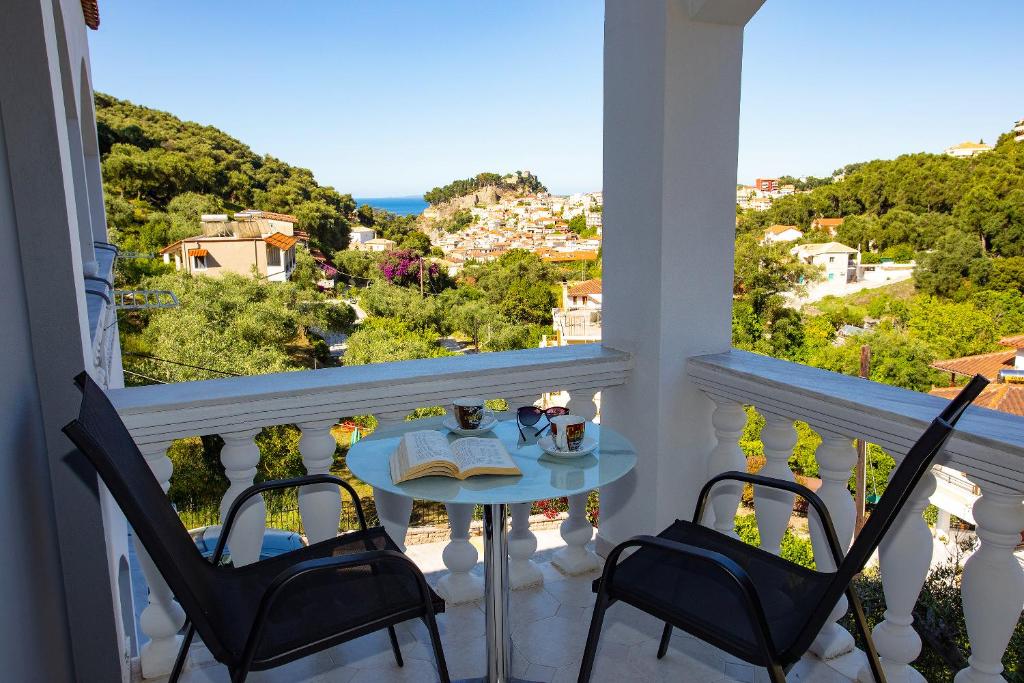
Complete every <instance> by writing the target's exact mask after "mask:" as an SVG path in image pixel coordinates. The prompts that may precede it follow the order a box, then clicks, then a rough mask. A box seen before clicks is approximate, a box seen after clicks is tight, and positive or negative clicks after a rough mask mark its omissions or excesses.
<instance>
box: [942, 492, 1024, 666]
mask: <svg viewBox="0 0 1024 683" xmlns="http://www.w3.org/2000/svg"><path fill="white" fill-rule="evenodd" d="M975 483H977V484H978V485H979V486H980V487H981V498H978V500H977V501H975V503H974V508H973V512H974V521H975V522H977V530H978V540H979V542H980V545H979V548H978V551H977V552H976V553H974V554H973V555H971V556H970V557H969V558H968V559H967V562H966V563H965V564H964V575H963V581H962V582H961V584H960V593H961V595H962V596H963V601H964V617H965V618H966V620H967V635H968V638H969V640H970V642H971V656H970V657H969V658H968V660H967V661H968V663H969V666H968V667H967V668H966V669H963V670H962V671H960V672H959V673H957V675H956V678H955V679H954V681H955V683H997V682H1001V681H1003V677H1002V676H1001V675H1000V674H1001V673H1002V671H1003V665H1002V661H1001V660H1002V658H1003V653H1004V651H1005V650H1006V645H1007V644H1008V643H1009V642H1010V635H1011V634H1012V633H1013V629H1014V626H1016V624H1017V620H1018V619H1019V618H1020V615H1021V610H1022V609H1024V570H1022V569H1021V565H1020V562H1019V561H1018V560H1017V558H1016V557H1014V555H1013V550H1014V548H1015V547H1016V545H1017V544H1018V543H1020V532H1021V529H1024V506H1022V505H1021V503H1022V501H1024V496H1021V494H1020V493H1003V492H1001V491H995V490H993V488H994V487H993V486H992V485H991V484H988V483H986V482H975Z"/></svg>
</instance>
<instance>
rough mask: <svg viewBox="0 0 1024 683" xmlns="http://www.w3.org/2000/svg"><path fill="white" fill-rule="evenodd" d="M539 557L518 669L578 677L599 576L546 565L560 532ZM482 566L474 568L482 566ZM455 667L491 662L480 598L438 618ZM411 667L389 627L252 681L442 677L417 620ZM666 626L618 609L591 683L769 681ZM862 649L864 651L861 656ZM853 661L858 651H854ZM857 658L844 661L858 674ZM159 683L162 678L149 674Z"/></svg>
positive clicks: (520, 612)
mask: <svg viewBox="0 0 1024 683" xmlns="http://www.w3.org/2000/svg"><path fill="white" fill-rule="evenodd" d="M537 536H538V541H539V548H540V550H539V552H538V563H539V565H540V567H541V570H542V571H543V573H544V586H543V587H537V588H532V589H524V590H520V591H513V592H512V598H511V615H510V620H511V626H512V630H513V636H512V638H513V648H514V649H513V657H512V662H513V664H512V666H513V674H514V675H515V676H516V677H522V678H524V679H526V680H531V681H545V682H547V681H553V682H555V681H556V682H562V681H566V682H569V681H575V680H576V677H577V675H578V673H579V663H580V658H581V656H582V653H583V646H584V643H585V641H586V635H587V628H588V626H589V623H590V613H591V608H592V606H593V604H594V594H593V593H592V592H591V590H590V583H591V581H592V580H593V579H594V577H595V576H597V574H596V573H594V574H588V575H585V576H579V577H567V576H564V575H563V574H562V573H561V572H559V570H558V569H556V568H555V567H554V566H553V565H551V564H550V562H549V561H548V560H549V559H550V555H551V549H552V548H556V547H558V546H559V545H560V544H561V539H560V538H559V537H558V532H557V531H539V532H537ZM443 547H444V544H441V543H437V544H427V545H420V546H411V547H410V549H409V554H410V556H412V557H413V559H414V560H416V562H417V563H418V564H420V566H421V567H422V568H423V570H424V572H425V573H426V575H427V579H428V581H430V582H431V583H434V582H435V581H436V580H437V579H438V578H439V577H440V576H441V571H440V569H439V568H440V567H441V566H442V565H441V561H440V555H441V550H442V549H443ZM480 570H481V567H480V566H479V565H478V566H477V569H476V571H478V572H479V571H480ZM438 624H439V627H440V631H441V639H442V641H443V643H444V648H445V656H446V657H447V660H448V669H449V672H450V673H451V676H452V678H453V679H460V678H470V677H476V676H482V675H483V673H484V667H485V651H484V637H483V633H484V614H483V605H482V603H480V602H477V603H470V604H466V605H454V606H449V607H448V610H447V611H446V612H445V613H444V614H442V615H439V617H438ZM396 630H397V631H398V635H399V640H400V643H401V647H402V654H403V656H404V657H405V666H404V667H403V668H399V667H398V666H396V665H395V661H394V658H393V657H392V654H391V647H390V645H389V643H388V638H387V634H386V632H385V631H380V632H378V633H375V634H371V635H369V636H365V637H363V638H359V639H357V640H354V641H350V642H348V643H344V644H342V645H338V646H336V647H334V648H331V649H329V650H326V651H324V652H321V653H318V654H316V655H313V656H310V657H307V658H305V659H301V660H298V661H296V662H292V663H290V664H288V665H286V666H283V667H279V668H278V669H274V670H270V671H263V672H254V673H253V674H252V675H251V676H250V677H249V680H250V681H253V683H350V682H351V683H382V682H390V681H396V682H398V681H403V682H404V681H416V682H417V683H419V682H421V681H422V682H429V681H436V680H437V674H436V671H435V669H434V661H433V656H432V655H431V650H430V641H429V638H428V637H427V633H426V629H425V628H424V627H423V625H422V623H420V622H419V621H411V622H407V623H405V624H402V625H400V627H398V628H397V629H396ZM660 634H661V624H660V623H659V622H657V621H655V620H654V619H652V618H650V617H648V616H647V615H645V614H642V613H641V612H638V611H637V610H634V609H633V608H631V607H629V606H628V605H624V604H621V603H619V604H616V605H613V606H612V608H611V609H610V610H609V611H608V614H607V616H606V617H605V626H604V631H603V635H602V638H601V648H600V651H599V654H598V658H597V663H596V665H595V668H594V675H593V678H592V680H593V681H595V683H600V682H605V681H608V682H612V681H614V682H616V683H618V682H624V681H673V682H678V683H689V682H693V683H698V682H700V683H716V682H732V681H745V682H749V683H753V682H754V681H762V680H767V679H766V678H765V676H764V672H763V670H762V671H758V670H755V667H752V666H750V665H749V664H746V663H744V662H741V661H739V660H737V659H735V658H733V657H731V656H729V655H726V654H724V653H722V652H721V651H719V650H717V649H716V648H714V647H712V646H710V645H707V644H705V643H703V642H701V641H699V640H696V639H693V638H690V637H688V636H687V635H686V634H684V633H682V632H679V631H677V632H676V634H675V635H674V636H673V639H672V648H671V650H670V651H669V654H668V655H666V656H665V658H664V659H661V660H658V659H657V658H656V657H655V653H656V651H657V647H658V638H659V636H660ZM856 654H857V655H859V653H856ZM191 657H192V667H191V669H190V670H189V671H187V673H186V675H184V676H183V677H182V680H183V681H185V682H186V683H227V682H228V674H227V670H226V669H225V668H224V667H223V666H221V665H220V664H218V663H216V662H214V661H212V660H211V659H210V656H209V653H208V652H207V651H206V650H205V648H203V647H202V646H201V645H195V646H193V648H192V654H191ZM851 657H855V656H854V655H851ZM857 666H858V664H857V661H856V660H855V659H854V660H853V661H850V662H846V663H845V667H844V666H841V667H840V668H844V669H846V670H848V671H850V672H851V674H855V672H856V669H857ZM851 677H852V676H851V675H843V674H841V673H839V672H837V671H836V670H835V669H834V668H831V667H829V666H826V665H824V664H822V663H821V662H819V661H816V660H806V661H804V662H801V663H800V664H799V665H798V666H797V667H796V668H795V669H794V670H793V672H791V673H790V676H789V680H790V681H813V682H814V683H819V682H820V683H832V682H833V681H835V682H840V681H842V682H843V683H847V682H849V681H850V680H851ZM152 680H154V681H156V682H159V683H162V682H163V681H164V680H165V679H152Z"/></svg>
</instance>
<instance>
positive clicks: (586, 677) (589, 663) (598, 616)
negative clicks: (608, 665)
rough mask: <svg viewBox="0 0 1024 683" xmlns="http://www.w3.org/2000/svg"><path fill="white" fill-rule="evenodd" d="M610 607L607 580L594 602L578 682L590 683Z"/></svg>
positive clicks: (602, 583)
mask: <svg viewBox="0 0 1024 683" xmlns="http://www.w3.org/2000/svg"><path fill="white" fill-rule="evenodd" d="M607 609H608V593H607V592H605V582H604V581H602V582H601V587H600V589H599V590H598V591H597V601H596V602H595V603H594V614H593V616H591V617H590V631H589V632H588V633H587V646H586V648H584V650H583V661H581V662H580V675H579V678H578V679H577V683H589V681H590V674H591V672H592V671H593V669H594V658H595V657H596V656H597V642H598V640H600V638H601V626H602V625H603V624H604V613H605V610H607Z"/></svg>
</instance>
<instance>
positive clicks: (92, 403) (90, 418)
mask: <svg viewBox="0 0 1024 683" xmlns="http://www.w3.org/2000/svg"><path fill="white" fill-rule="evenodd" d="M75 383H76V384H77V385H78V386H79V388H80V389H81V390H82V405H81V408H80V410H79V415H78V419H76V420H72V421H71V422H69V423H68V424H67V425H65V427H64V433H65V434H66V435H67V436H68V438H69V439H71V441H72V442H74V444H75V446H77V447H78V449H79V450H80V451H81V452H82V453H83V454H84V455H85V457H86V458H88V460H89V462H91V463H92V465H93V467H94V468H96V471H97V473H98V474H99V476H100V478H101V479H102V480H103V483H104V484H106V486H107V489H109V490H110V493H111V495H112V496H113V497H114V500H116V501H117V504H118V506H119V507H120V508H121V511H122V512H123V513H124V516H125V517H126V518H127V520H128V523H129V524H131V526H132V529H133V530H134V532H135V534H136V535H137V536H138V538H139V540H140V541H141V542H142V545H143V546H144V547H145V548H146V552H147V553H149V556H150V558H151V559H152V560H153V563H154V564H155V565H156V568H157V570H158V571H159V572H160V574H161V575H162V576H163V578H164V580H165V581H166V582H167V585H168V586H169V587H170V589H171V591H173V593H174V595H175V597H176V598H177V599H178V602H179V604H180V605H181V607H182V609H183V610H184V611H185V613H186V614H187V615H188V617H189V619H190V620H191V621H192V623H194V624H195V626H196V629H197V630H198V631H199V634H200V636H201V637H202V638H203V642H205V643H207V645H208V646H209V647H210V649H211V651H213V652H214V653H215V654H216V653H217V652H218V651H219V652H224V647H223V645H222V643H221V642H220V639H219V638H217V635H216V634H215V633H214V632H213V627H212V625H210V623H209V622H208V621H207V620H206V618H205V616H204V606H205V607H209V606H210V605H211V604H212V603H211V601H215V600H216V599H217V595H216V591H215V590H214V574H215V569H214V568H213V566H212V565H211V564H210V563H209V562H208V561H207V560H205V559H204V558H203V556H202V555H201V554H200V552H199V549H198V548H196V545H195V543H194V542H193V541H192V538H191V537H190V536H189V534H188V532H187V531H186V530H185V527H184V525H182V523H181V520H179V519H178V515H177V514H176V513H175V512H174V508H173V507H172V506H171V502H170V500H169V499H168V498H167V494H166V493H164V490H163V488H162V487H161V486H160V483H159V482H158V481H157V479H156V477H155V476H153V472H152V471H151V470H150V468H149V465H148V464H147V463H146V460H145V458H144V457H143V456H142V453H141V452H140V451H139V449H138V446H136V445H135V440H134V439H132V436H131V434H129V433H128V429H127V428H126V427H125V425H124V423H123V422H122V421H121V417H120V416H119V415H118V414H117V410H116V409H115V408H114V406H113V405H112V404H111V403H110V400H109V399H108V398H107V396H106V394H105V393H104V392H103V389H101V388H100V387H99V385H97V384H96V383H95V382H94V381H93V380H92V378H90V377H89V376H88V374H86V373H84V372H83V373H81V374H80V375H78V376H77V377H76V378H75Z"/></svg>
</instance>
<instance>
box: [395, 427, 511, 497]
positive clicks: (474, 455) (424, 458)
mask: <svg viewBox="0 0 1024 683" xmlns="http://www.w3.org/2000/svg"><path fill="white" fill-rule="evenodd" d="M477 474H522V472H521V471H520V470H519V468H518V467H516V464H515V462H513V460H512V456H511V455H509V454H508V451H506V450H505V447H504V446H502V445H501V442H500V441H498V440H497V439H493V438H492V439H485V438H480V437H476V436H472V437H467V438H465V439H457V440H455V441H453V442H451V443H448V437H447V436H445V435H444V434H442V433H441V432H436V431H433V430H421V431H417V432H409V433H408V434H406V435H405V436H403V437H402V440H401V442H400V443H399V444H398V448H397V449H396V450H395V452H394V453H393V454H392V455H391V481H393V482H395V483H396V484H401V483H402V482H403V481H409V480H410V479H418V478H420V477H432V476H439V477H455V478H456V479H465V478H466V477H472V476H474V475H477Z"/></svg>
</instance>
